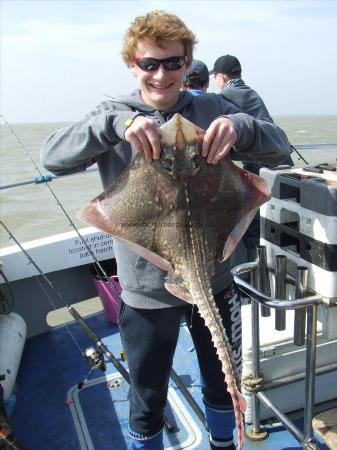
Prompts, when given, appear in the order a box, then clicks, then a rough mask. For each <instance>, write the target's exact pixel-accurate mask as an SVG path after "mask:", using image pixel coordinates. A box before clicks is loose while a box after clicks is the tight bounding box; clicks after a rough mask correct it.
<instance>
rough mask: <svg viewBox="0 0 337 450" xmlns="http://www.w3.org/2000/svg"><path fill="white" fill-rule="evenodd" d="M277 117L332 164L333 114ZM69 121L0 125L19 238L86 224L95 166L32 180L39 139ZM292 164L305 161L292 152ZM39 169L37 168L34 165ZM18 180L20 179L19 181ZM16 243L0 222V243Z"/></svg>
mask: <svg viewBox="0 0 337 450" xmlns="http://www.w3.org/2000/svg"><path fill="white" fill-rule="evenodd" d="M274 120H275V122H276V123H277V124H278V125H279V126H280V127H281V128H282V129H283V130H284V131H285V132H286V134H287V136H288V138H289V141H290V142H291V143H292V144H293V146H294V147H295V148H296V149H297V150H298V151H299V153H300V154H301V155H302V156H303V157H304V159H305V160H307V161H308V162H309V163H310V164H318V163H325V162H329V163H336V158H337V116H279V117H274ZM66 125H68V124H67V123H31V124H8V123H3V124H1V126H0V144H1V148H0V161H1V163H0V215H1V221H2V222H3V223H4V224H5V225H6V226H7V228H8V229H9V230H10V231H11V232H12V233H13V235H14V236H15V237H16V239H17V240H18V241H19V242H21V243H22V242H26V241H31V240H35V239H40V238H43V237H46V236H50V235H52V234H58V233H64V232H67V231H72V230H73V227H72V225H71V223H70V221H69V219H68V218H67V217H66V215H65V214H64V212H63V211H62V209H61V207H62V208H64V210H65V211H66V212H67V214H68V216H69V217H70V219H71V221H72V222H73V223H74V224H75V226H76V227H79V228H81V227H84V226H85V225H84V224H83V223H82V222H81V221H80V220H78V219H77V217H76V213H77V211H79V210H80V209H81V208H82V207H83V206H84V205H85V204H86V203H87V202H88V201H89V200H91V199H92V198H94V197H95V196H96V195H98V194H99V193H100V192H101V191H102V186H101V182H100V178H99V174H98V172H97V171H95V170H93V171H90V172H86V173H83V174H79V175H72V176H67V177H60V178H58V179H53V180H52V181H51V182H50V183H49V185H50V187H51V190H50V189H49V188H48V186H47V185H46V184H45V183H42V184H35V183H34V179H35V177H37V176H40V174H41V173H42V174H43V175H48V172H47V171H46V169H44V168H43V167H41V165H40V160H39V152H40V147H41V144H42V143H43V142H44V140H45V139H47V137H48V136H49V135H50V134H51V133H52V132H53V131H55V130H56V129H57V128H60V127H62V126H66ZM292 157H293V160H294V163H295V165H296V166H303V165H305V163H304V162H303V161H302V160H301V158H300V157H299V156H298V155H297V154H296V153H295V152H294V153H293V154H292ZM37 168H38V169H37ZM21 183H22V184H21ZM11 245H14V242H13V240H12V239H10V237H9V235H8V233H7V232H6V231H5V229H4V228H3V227H2V226H0V247H1V248H4V247H7V246H11Z"/></svg>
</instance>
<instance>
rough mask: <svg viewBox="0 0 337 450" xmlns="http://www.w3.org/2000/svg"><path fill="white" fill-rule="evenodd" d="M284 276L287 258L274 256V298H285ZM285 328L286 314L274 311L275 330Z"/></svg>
mask: <svg viewBox="0 0 337 450" xmlns="http://www.w3.org/2000/svg"><path fill="white" fill-rule="evenodd" d="M286 274H287V257H286V256H285V255H276V269H275V297H276V298H281V299H283V298H284V299H285V298H286ZM285 328H286V312H285V310H282V309H276V310H275V329H276V330H277V331H283V330H285Z"/></svg>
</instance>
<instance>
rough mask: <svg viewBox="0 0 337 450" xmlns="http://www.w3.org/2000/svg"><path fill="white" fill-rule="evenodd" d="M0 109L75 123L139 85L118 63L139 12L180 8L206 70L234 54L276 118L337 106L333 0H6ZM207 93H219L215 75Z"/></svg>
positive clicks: (25, 119) (21, 118)
mask: <svg viewBox="0 0 337 450" xmlns="http://www.w3.org/2000/svg"><path fill="white" fill-rule="evenodd" d="M0 8H1V15H0V16H1V24H0V25H1V42H2V44H1V55H0V56H1V61H0V62H1V90H0V112H1V114H3V115H4V116H5V117H6V119H7V120H8V121H9V122H10V123H31V122H60V121H61V122H63V121H78V120H80V119H81V118H82V117H83V116H84V115H85V114H86V113H88V112H90V111H91V110H93V109H94V108H95V107H96V105H97V104H99V103H100V102H101V101H103V100H104V99H106V95H111V96H116V95H120V94H128V93H130V92H131V91H132V90H134V89H135V88H136V87H137V84H136V80H135V78H134V77H133V76H132V75H131V73H130V71H129V69H128V68H127V67H126V66H125V64H124V62H123V61H122V58H121V55H120V51H121V48H122V42H123V36H124V33H125V31H126V30H127V28H128V26H129V25H130V23H131V22H132V21H133V19H134V18H135V17H136V16H138V15H143V14H144V13H146V12H148V11H151V10H155V9H160V10H164V11H168V12H171V13H174V14H177V15H178V16H179V17H180V18H181V19H182V20H183V21H184V22H185V23H186V25H187V26H188V27H189V28H190V29H191V30H192V31H193V32H194V33H195V34H196V36H197V39H198V41H199V42H198V44H197V46H196V49H195V53H194V57H195V58H196V59H200V60H202V61H204V62H205V63H206V64H207V65H208V67H209V68H212V65H213V63H214V61H215V60H216V58H218V57H219V56H221V55H224V54H227V53H229V54H232V55H235V56H237V57H238V59H239V60H240V62H241V66H242V69H243V74H242V78H243V79H244V81H245V82H246V84H248V85H249V86H251V87H252V88H253V89H255V90H256V91H257V92H258V93H259V94H260V96H261V97H262V98H263V100H264V102H265V103H266V105H267V107H268V109H269V112H270V113H271V115H273V116H280V115H336V114H337V56H336V55H337V50H336V45H337V44H336V43H337V1H335V0H313V1H305V0H289V1H281V0H280V1H279V0H264V1H254V0H250V1H241V0H236V1H226V0H218V1H212V0H209V1H206V0H204V1H197V0H187V1H186V0H180V1H179V0H176V1H175V0H171V1H158V0H156V1H142V0H134V1H127V0H125V1H117V0H116V1H115V0H67V1H64V0H35V1H30V0H0ZM209 91H210V92H217V87H216V85H215V83H214V80H213V79H212V80H211V85H210V89H209Z"/></svg>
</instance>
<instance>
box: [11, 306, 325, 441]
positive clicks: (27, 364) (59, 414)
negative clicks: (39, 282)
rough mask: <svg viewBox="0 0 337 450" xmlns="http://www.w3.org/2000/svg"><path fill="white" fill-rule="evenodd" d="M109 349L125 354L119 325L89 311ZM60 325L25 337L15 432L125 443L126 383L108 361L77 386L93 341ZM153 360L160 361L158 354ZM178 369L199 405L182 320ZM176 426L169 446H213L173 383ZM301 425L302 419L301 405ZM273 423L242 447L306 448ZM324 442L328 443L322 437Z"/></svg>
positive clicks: (28, 437)
mask: <svg viewBox="0 0 337 450" xmlns="http://www.w3.org/2000/svg"><path fill="white" fill-rule="evenodd" d="M87 321H88V324H89V325H90V326H91V327H92V328H93V329H94V330H95V332H96V333H97V334H99V336H100V337H101V338H102V340H103V341H104V343H105V344H106V345H107V346H108V348H109V350H110V351H111V352H112V353H113V354H114V355H115V356H116V357H117V358H118V359H119V360H120V362H121V363H122V364H125V367H126V368H127V363H123V362H122V360H121V357H120V351H121V350H122V345H121V341H120V336H119V333H118V327H117V326H116V325H114V324H112V323H111V322H109V321H108V320H107V319H106V316H105V315H104V313H97V314H93V315H92V316H90V317H88V318H87ZM68 329H69V331H70V333H71V335H72V336H73V337H74V340H73V339H72V337H71V335H70V334H69V332H68V331H67V328H66V326H64V325H62V326H57V327H55V328H54V329H53V330H52V331H50V332H47V333H44V334H41V335H39V336H36V337H33V338H30V339H28V340H27V342H26V345H25V349H24V353H23V356H22V361H21V365H20V371H19V375H18V378H17V393H16V396H17V401H16V406H15V409H14V413H13V415H12V418H11V423H12V426H13V434H14V435H15V436H16V437H17V439H18V440H19V441H21V442H22V443H23V444H24V445H25V446H26V447H27V449H29V450H82V449H90V450H124V449H125V450H126V449H128V448H129V445H130V443H129V439H128V433H127V418H128V401H127V393H128V384H127V383H126V382H125V381H123V380H122V379H121V376H120V374H119V373H118V372H116V369H115V368H114V366H113V365H112V364H111V363H108V364H107V371H106V372H102V371H100V370H94V371H93V372H92V373H91V375H90V377H89V379H88V381H87V382H86V383H85V384H84V386H83V387H82V388H81V389H79V388H78V383H79V382H82V381H83V380H84V379H85V378H86V375H87V374H88V371H89V366H88V364H87V363H86V361H85V360H84V359H83V357H82V354H81V352H80V349H79V348H78V346H77V345H76V344H75V340H76V341H77V342H78V343H79V346H80V348H81V350H82V351H83V349H85V348H87V347H89V346H91V343H90V342H89V340H88V338H87V337H86V336H85V335H84V333H83V331H82V330H81V329H80V327H79V326H78V324H77V323H70V324H69V325H68ZM153 364H156V361H153ZM174 369H175V371H176V372H177V374H178V375H179V376H180V377H181V379H182V381H183V382H184V384H185V385H186V387H187V388H188V390H189V391H190V393H191V394H192V395H193V397H194V398H195V400H196V401H197V402H198V404H199V405H200V406H202V402H201V393H200V377H199V373H198V368H197V364H196V356H195V351H194V349H193V344H192V341H191V340H190V337H189V333H188V331H187V329H186V328H185V327H184V325H183V324H182V326H181V331H180V337H179V343H178V347H177V351H176V356H175V360H174ZM166 415H167V418H168V419H169V422H170V424H171V426H172V430H171V431H170V432H169V431H168V430H167V429H165V449H166V450H168V449H170V450H173V449H176V450H178V449H200V450H203V449H208V448H209V446H208V438H207V432H206V430H205V427H204V425H203V424H202V422H201V421H200V419H199V418H198V417H197V415H196V414H195V412H194V411H193V409H192V408H191V406H190V405H189V404H188V403H187V402H186V400H185V398H184V397H183V396H182V394H181V392H180V390H179V389H178V388H177V386H176V385H175V384H174V382H173V381H171V383H170V389H169V405H168V408H167V412H166ZM296 417H297V419H296V425H298V426H299V427H301V425H300V424H301V421H302V417H301V412H299V413H297V416H296ZM264 425H265V426H266V427H267V429H268V431H269V436H268V438H267V439H266V440H265V441H261V442H252V441H249V440H248V439H247V438H246V440H245V444H244V449H245V450H253V449H254V450H267V449H268V450H295V449H301V448H302V446H301V444H299V443H298V442H297V441H296V440H295V438H294V437H293V436H291V435H290V433H289V432H288V431H287V430H285V429H284V427H283V426H281V425H280V424H278V423H272V421H270V420H269V421H268V422H267V423H264ZM319 448H320V449H322V450H323V449H326V450H328V447H327V446H326V445H324V444H323V443H320V444H319Z"/></svg>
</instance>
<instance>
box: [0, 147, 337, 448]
mask: <svg viewBox="0 0 337 450" xmlns="http://www.w3.org/2000/svg"><path fill="white" fill-rule="evenodd" d="M303 147H304V146H302V151H304V148H303ZM332 153H333V152H332ZM336 174H337V172H336V159H335V156H334V157H332V158H331V161H329V162H328V163H324V164H321V165H320V164H313V165H311V166H310V164H307V165H306V166H303V165H302V167H301V168H298V167H296V168H293V169H290V168H279V169H275V170H269V169H262V170H261V176H262V177H264V178H265V179H266V180H267V181H268V183H269V184H270V187H271V188H272V192H273V196H272V198H271V200H270V201H269V202H268V203H266V204H265V205H263V207H262V208H261V246H260V248H259V252H258V258H257V260H256V261H253V262H245V260H244V257H243V259H242V255H241V256H240V258H241V259H240V264H239V265H235V267H233V274H234V276H235V279H236V282H237V283H238V285H239V287H240V289H241V290H242V294H243V295H242V297H243V299H244V302H243V305H242V323H243V349H242V351H243V379H245V384H244V385H243V392H244V394H245V396H246V399H247V403H248V409H247V412H246V416H245V421H246V439H245V443H244V449H246V450H253V449H255V450H267V449H268V450H295V449H300V448H305V449H329V448H330V449H337V306H336V304H337V267H336V261H337V250H336V249H337V213H336V210H337V175H336ZM57 178H62V177H57ZM52 180H53V177H51V176H50V175H46V176H44V175H42V174H41V175H40V176H39V177H38V178H37V179H35V180H28V181H27V183H31V182H34V183H35V184H37V186H36V188H37V189H39V185H41V184H46V183H47V184H50V183H51V181H52ZM53 182H54V181H53ZM55 183H56V180H55ZM20 184H22V183H20ZM14 188H16V186H15V185H13V186H6V189H14ZM68 219H69V217H68ZM70 221H71V218H70ZM71 222H72V221H71ZM1 224H2V226H3V227H4V228H5V230H6V232H8V234H9V236H10V237H11V239H12V243H13V245H10V246H8V247H5V248H2V249H1V253H0V260H1V272H0V275H1V276H0V282H1V298H0V307H1V309H0V377H1V384H2V386H3V389H4V394H3V397H4V405H3V407H4V408H3V409H5V414H4V413H2V414H0V433H1V434H0V436H1V439H0V448H6V447H7V448H8V449H10V448H14V449H29V450H84V449H86V450H89V449H90V450H112V449H116V450H123V449H127V448H128V447H129V445H130V443H129V437H128V431H127V422H128V365H127V361H126V360H125V355H124V352H123V347H122V344H121V340H120V336H119V332H118V325H117V313H118V302H119V294H120V292H121V288H120V286H119V284H118V276H117V272H116V266H115V264H113V261H114V252H113V245H112V239H111V236H110V235H108V234H106V233H103V232H100V231H98V230H96V229H94V228H92V227H87V228H82V229H80V230H78V229H77V228H76V227H75V226H74V229H73V230H72V231H69V232H66V233H61V234H54V235H51V236H48V237H44V238H40V239H37V240H33V241H29V242H24V243H21V242H19V241H18V240H17V239H16V237H15V235H14V234H13V233H12V231H11V230H10V229H8V227H7V226H6V224H5V223H3V222H1ZM95 261H96V262H97V261H99V263H100V265H101V270H102V272H101V271H100V270H99V269H97V263H95ZM285 261H286V262H287V265H286V266H285ZM152 364H156V361H153V362H152ZM249 380H253V382H252V383H250V384H249ZM256 380H260V385H258V383H257V382H256ZM200 386H201V380H200V375H199V371H198V364H197V361H196V354H195V350H194V347H193V343H192V341H191V339H190V336H189V333H188V331H187V328H186V326H185V324H184V323H182V324H181V330H180V337H179V342H178V346H177V350H176V354H175V359H174V364H173V370H172V373H171V379H170V386H169V394H168V404H167V408H166V412H165V432H164V442H165V449H166V450H178V449H185V450H192V449H200V450H203V449H208V448H209V444H208V432H207V429H206V425H205V418H204V415H203V411H202V398H201V392H200ZM0 406H1V403H0ZM5 416H6V417H5Z"/></svg>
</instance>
